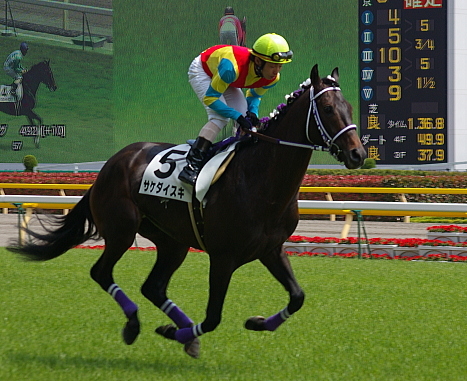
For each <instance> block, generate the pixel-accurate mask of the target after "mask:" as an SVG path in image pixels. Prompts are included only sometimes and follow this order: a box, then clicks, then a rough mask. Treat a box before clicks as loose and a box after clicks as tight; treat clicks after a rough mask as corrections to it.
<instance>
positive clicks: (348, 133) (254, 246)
mask: <svg viewBox="0 0 467 381" xmlns="http://www.w3.org/2000/svg"><path fill="white" fill-rule="evenodd" d="M338 79H339V75H338V70H337V68H336V69H334V71H333V72H332V75H331V76H328V77H326V78H320V77H319V74H318V67H317V65H315V66H314V67H313V69H312V70H311V75H310V79H309V80H308V83H305V84H303V85H302V87H301V89H299V90H297V91H295V92H294V93H293V94H292V95H290V96H289V98H288V100H287V104H286V105H281V107H280V110H279V111H278V112H276V114H275V115H274V116H273V117H271V118H270V119H269V120H268V121H267V122H266V123H265V126H264V128H262V129H260V130H258V131H256V132H255V131H254V130H252V131H250V132H249V133H250V134H251V135H252V137H251V138H250V141H248V142H246V143H245V144H244V145H243V147H240V148H239V149H237V151H236V153H235V155H234V157H233V159H232V160H231V161H230V164H229V165H228V166H227V168H226V170H225V172H224V173H223V175H222V176H220V177H219V179H218V180H217V182H215V183H214V184H212V186H211V187H210V189H209V191H208V192H207V194H206V196H205V199H204V202H203V204H202V206H201V208H202V221H198V223H199V224H202V225H204V228H203V230H204V234H203V239H202V241H200V240H199V237H198V238H197V234H196V230H197V228H196V227H195V225H196V224H192V222H191V218H190V210H189V207H188V206H187V205H189V203H186V202H181V201H178V200H168V199H164V198H159V197H155V196H152V195H143V194H140V193H138V190H139V188H140V184H141V179H142V176H143V172H144V170H145V168H146V167H147V166H148V163H149V162H150V161H151V159H152V158H153V157H154V156H155V155H156V154H157V153H158V152H161V151H163V150H166V149H168V148H170V147H172V146H173V145H172V144H168V143H145V142H140V143H133V144H130V145H129V146H127V147H125V148H123V149H122V150H121V151H119V152H117V153H116V154H115V155H114V156H112V157H111V158H110V159H109V160H108V161H107V163H106V164H105V165H104V166H103V168H102V169H101V171H100V173H99V175H98V177H97V179H96V181H95V182H94V184H93V185H92V187H91V188H90V189H89V190H88V191H87V193H86V194H85V195H84V196H83V198H82V199H81V200H80V202H79V203H78V204H77V205H76V206H75V207H74V209H72V211H71V212H70V213H69V214H68V215H66V216H60V217H57V218H59V220H58V221H57V223H58V225H57V226H56V227H55V228H50V230H49V231H48V232H46V233H44V234H38V233H34V232H31V231H29V233H30V234H31V235H32V236H33V237H35V240H34V241H33V242H30V243H28V244H26V245H25V246H22V247H18V246H16V247H14V246H10V247H9V250H10V251H13V252H16V253H20V254H22V255H24V256H25V257H26V258H29V259H31V260H37V261H44V260H49V259H52V258H55V257H58V256H59V255H61V254H63V253H65V252H66V251H67V250H69V249H70V248H72V247H74V246H76V245H78V244H81V243H83V242H85V241H86V240H87V239H90V238H98V237H102V238H103V239H104V241H105V249H104V251H103V253H102V255H101V257H100V258H99V260H98V261H97V262H96V263H95V265H94V266H93V267H92V269H91V277H92V279H93V280H95V281H96V282H97V283H98V284H99V285H100V286H101V287H102V289H103V290H104V291H107V292H108V293H109V294H111V295H112V297H113V298H114V299H115V300H116V301H117V303H118V304H119V305H120V307H121V308H122V310H123V312H124V314H125V315H126V318H127V321H126V323H125V326H124V328H123V339H124V341H125V342H126V343H127V344H132V343H133V342H134V341H135V339H136V338H137V336H138V334H139V332H140V322H139V319H138V307H137V306H136V304H135V303H134V302H133V301H131V299H130V298H129V297H128V296H127V295H126V294H125V293H124V292H123V290H122V289H121V288H120V287H119V286H118V285H117V284H116V283H115V281H114V278H113V268H114V266H115V264H116V263H117V261H118V260H119V259H120V258H121V257H122V256H123V254H124V253H125V252H126V251H127V249H128V248H130V246H131V245H132V243H133V242H134V239H135V235H136V233H139V234H140V235H142V236H143V237H146V238H148V239H149V240H151V241H152V242H154V244H155V245H156V246H157V260H156V263H155V265H154V267H153V269H152V270H151V272H150V274H149V276H148V277H147V280H146V281H145V282H144V284H143V286H142V288H141V291H142V294H143V295H144V296H145V297H146V298H147V299H149V300H150V301H151V302H152V303H153V304H154V305H155V306H156V307H158V308H159V309H161V310H162V311H163V312H164V313H165V314H166V315H167V316H168V317H169V318H170V319H171V320H172V321H173V323H174V324H169V325H165V326H161V327H158V328H157V329H156V332H157V333H159V334H161V335H162V336H164V337H165V338H168V339H172V340H176V341H178V342H179V343H182V344H184V347H185V351H186V352H187V353H188V354H189V355H191V356H192V357H195V358H196V357H198V355H199V343H200V342H199V336H201V335H202V334H205V333H207V332H211V331H213V330H214V329H215V328H216V327H217V326H218V325H219V324H220V322H221V313H222V309H223V303H224V299H225V296H226V292H227V288H228V286H229V282H230V280H231V277H232V274H233V273H234V271H235V270H236V269H238V268H239V267H240V266H242V265H244V264H246V263H248V262H251V261H254V260H259V261H261V263H262V264H263V265H264V266H266V268H267V269H268V270H269V271H270V272H271V274H272V275H273V276H274V277H275V278H276V279H277V280H278V281H279V282H280V283H281V284H282V285H283V286H284V288H285V289H286V291H287V292H288V293H289V303H288V305H287V306H286V307H285V308H283V309H282V310H281V311H280V312H279V313H277V314H275V315H273V316H271V317H268V318H264V317H261V316H255V317H252V318H249V319H248V320H247V321H246V323H245V327H246V328H247V329H249V330H255V331H263V330H267V331H274V330H276V329H277V328H278V327H279V326H280V325H281V324H282V323H283V322H284V321H285V320H286V319H287V318H289V317H290V316H291V315H292V314H294V313H295V312H297V311H298V310H299V309H300V308H301V307H302V304H303V302H304V292H303V291H302V289H301V288H300V286H299V284H298V283H297V280H296V279H295V276H294V274H293V271H292V268H291V265H290V262H289V259H288V257H287V254H286V253H285V252H284V250H283V248H282V245H283V243H284V241H285V240H286V239H287V238H288V237H289V236H290V235H291V234H292V233H293V232H294V230H295V228H296V226H297V223H298V219H299V213H298V206H297V194H298V190H299V187H300V185H301V181H302V179H303V176H304V174H305V172H306V170H307V167H308V164H309V162H310V158H311V154H312V152H313V150H316V149H322V150H328V151H329V152H330V153H331V154H333V155H334V156H335V157H336V158H337V159H338V160H339V161H342V162H344V164H345V165H346V167H347V168H351V169H352V168H358V167H360V166H361V165H362V163H363V161H364V159H365V157H366V153H365V150H364V148H363V146H362V143H361V141H360V139H359V136H358V134H357V132H356V126H355V125H354V124H352V110H351V106H350V104H349V103H348V102H347V101H346V100H345V99H344V97H343V95H342V93H341V91H340V88H339V85H338V83H337V81H338ZM167 164H169V163H167ZM190 247H193V248H198V249H201V248H202V247H204V250H205V251H206V253H207V254H208V255H209V258H210V273H209V300H208V304H207V309H206V316H205V319H204V321H203V322H202V323H199V324H194V322H193V321H192V320H191V319H190V318H189V317H188V316H187V315H186V314H185V313H184V312H183V311H182V309H181V308H180V307H178V306H177V305H176V304H175V303H174V302H173V301H172V300H170V299H168V297H167V287H168V284H169V281H170V278H171V277H172V275H173V273H174V272H175V271H176V270H177V269H178V268H179V266H180V265H181V264H182V262H183V261H184V260H185V257H186V255H187V252H188V250H189V248H190Z"/></svg>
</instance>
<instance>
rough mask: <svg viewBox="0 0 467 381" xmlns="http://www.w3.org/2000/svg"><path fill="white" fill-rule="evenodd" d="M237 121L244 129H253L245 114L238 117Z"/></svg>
mask: <svg viewBox="0 0 467 381" xmlns="http://www.w3.org/2000/svg"><path fill="white" fill-rule="evenodd" d="M237 123H238V124H239V125H240V127H241V128H242V130H248V131H249V130H251V123H250V122H249V121H248V119H246V118H245V117H244V116H243V115H240V116H239V117H238V118H237Z"/></svg>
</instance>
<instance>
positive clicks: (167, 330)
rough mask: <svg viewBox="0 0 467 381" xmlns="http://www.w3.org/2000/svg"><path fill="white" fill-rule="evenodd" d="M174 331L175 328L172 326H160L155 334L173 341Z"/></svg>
mask: <svg viewBox="0 0 467 381" xmlns="http://www.w3.org/2000/svg"><path fill="white" fill-rule="evenodd" d="M176 331H177V327H175V326H174V325H173V324H167V325H161V326H160V327H157V328H156V333H158V334H159V335H161V336H164V337H165V338H166V339H170V340H175V332H176Z"/></svg>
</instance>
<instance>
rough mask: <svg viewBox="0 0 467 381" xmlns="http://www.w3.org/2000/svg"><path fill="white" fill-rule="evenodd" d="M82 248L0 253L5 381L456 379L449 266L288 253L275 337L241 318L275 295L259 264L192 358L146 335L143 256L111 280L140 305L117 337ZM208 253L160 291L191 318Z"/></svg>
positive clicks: (461, 293)
mask: <svg viewBox="0 0 467 381" xmlns="http://www.w3.org/2000/svg"><path fill="white" fill-rule="evenodd" d="M98 255H99V252H97V251H96V250H72V251H70V253H68V254H67V255H65V256H63V257H61V258H58V259H56V260H54V261H51V262H48V263H25V262H22V261H19V260H18V259H17V258H15V257H13V256H12V255H11V254H10V253H8V252H6V250H5V249H3V248H2V249H0V256H1V258H2V276H1V277H0V289H1V290H2V292H1V294H0V302H1V306H2V309H1V320H2V325H1V328H0V337H1V343H2V344H1V346H0V363H1V367H0V379H2V380H3V379H5V380H50V379H54V380H105V381H111V380H129V379H132V380H155V379H157V380H187V379H190V380H289V379H291V380H411V381H412V380H463V379H465V377H466V375H467V364H466V363H465V361H464V356H465V352H466V349H467V338H466V335H465V334H464V332H463V327H464V325H465V324H464V323H465V316H466V314H465V306H466V301H467V291H466V289H465V287H463V281H464V280H465V278H466V275H467V266H465V265H464V264H456V263H426V262H415V263H412V262H400V261H376V260H375V261H371V260H350V259H329V258H291V261H292V265H293V267H294V269H295V272H296V275H297V278H298V279H299V282H300V284H301V285H302V287H303V288H304V289H305V292H306V294H307V300H306V302H305V306H304V307H303V309H302V310H301V311H299V312H298V313H297V314H296V315H295V316H293V317H292V318H291V319H290V321H288V322H287V323H286V324H284V325H283V326H282V327H280V328H279V330H278V331H276V332H275V333H269V332H267V333H258V332H250V331H246V330H245V329H244V328H243V322H244V320H245V319H246V318H247V317H249V316H251V315H256V314H264V315H270V314H272V313H274V312H277V311H278V310H279V309H280V308H282V307H283V306H284V305H285V303H286V302H287V295H286V294H285V293H284V291H283V290H282V287H281V286H280V285H279V284H278V283H277V282H276V281H275V280H274V279H272V277H271V276H270V275H269V273H268V272H267V271H266V270H265V269H264V268H263V267H262V266H261V265H260V264H259V263H256V262H255V263H252V264H249V265H246V266H244V267H242V268H241V269H239V270H238V271H237V272H236V273H235V274H234V278H233V281H232V283H231V287H230V290H229V293H228V295H227V300H226V304H225V308H224V316H223V322H222V324H221V325H220V326H219V328H218V329H217V330H216V331H214V332H213V333H210V334H207V335H205V336H203V337H202V339H201V344H202V349H201V358H200V359H199V360H193V359H191V358H189V357H188V356H187V355H186V354H184V353H183V350H182V347H181V345H179V344H177V343H175V342H169V341H167V340H163V339H162V338H159V337H157V336H156V335H155V334H154V333H153V330H154V328H155V327H157V326H158V325H160V324H165V323H167V322H168V319H167V318H166V317H165V316H164V315H163V314H162V313H161V312H160V311H158V310H156V309H154V307H153V306H152V305H150V303H149V302H147V301H146V300H145V299H144V298H143V297H142V296H141V294H140V293H139V287H140V285H141V284H142V283H143V281H144V279H145V277H146V275H147V273H148V272H149V270H150V268H151V266H152V263H153V260H154V252H134V251H132V252H128V253H127V254H126V256H125V257H124V258H123V259H122V260H121V261H120V262H119V264H118V265H117V267H116V270H115V275H116V281H117V282H118V284H119V285H120V286H121V287H122V288H123V289H125V291H126V292H127V293H128V294H129V295H130V296H131V297H132V298H133V300H134V301H135V302H136V303H138V304H139V306H140V316H141V320H142V323H143V327H142V334H141V336H140V337H139V338H138V340H137V341H136V342H135V344H134V345H132V346H126V345H124V344H123V342H122V340H121V338H120V330H121V328H122V326H123V323H124V317H123V314H122V313H121V311H120V310H119V308H118V307H117V304H116V303H115V302H113V301H112V300H111V298H110V297H109V296H108V295H106V294H105V293H104V292H103V291H101V290H100V289H99V288H98V286H97V285H96V284H94V283H93V281H92V280H91V279H90V278H89V275H88V274H89V269H90V267H91V265H92V264H93V263H94V262H95V261H96V260H97V257H98ZM207 269H208V258H207V256H206V255H204V254H191V255H189V257H188V259H187V260H186V262H185V264H184V265H183V266H182V268H181V269H180V270H179V271H178V272H177V273H176V274H175V276H174V278H173V281H172V283H171V286H170V289H169V291H170V293H169V295H170V297H171V298H172V299H173V300H174V301H175V302H176V303H177V304H178V305H180V306H181V307H182V308H183V309H184V310H185V312H187V314H189V315H190V316H191V317H192V318H193V319H194V320H195V321H196V322H199V321H201V320H202V318H203V315H204V309H205V304H206V298H207V276H208V273H207Z"/></svg>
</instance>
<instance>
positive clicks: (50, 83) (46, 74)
mask: <svg viewBox="0 0 467 381" xmlns="http://www.w3.org/2000/svg"><path fill="white" fill-rule="evenodd" d="M41 83H43V84H45V85H46V86H47V88H48V89H49V90H50V91H55V90H57V85H56V84H55V79H54V75H53V73H52V69H51V68H50V60H44V61H41V62H39V63H37V64H35V65H33V66H32V67H31V68H30V69H29V70H28V71H27V72H26V73H24V74H23V82H22V85H23V99H22V100H21V101H19V102H0V111H2V112H4V113H6V114H9V115H15V116H20V115H25V116H26V117H27V118H28V121H29V124H30V125H33V126H40V125H41V124H42V118H41V117H40V116H39V115H37V114H36V113H35V112H34V111H33V109H34V107H36V93H37V89H38V88H39V85H40V84H41Z"/></svg>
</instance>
